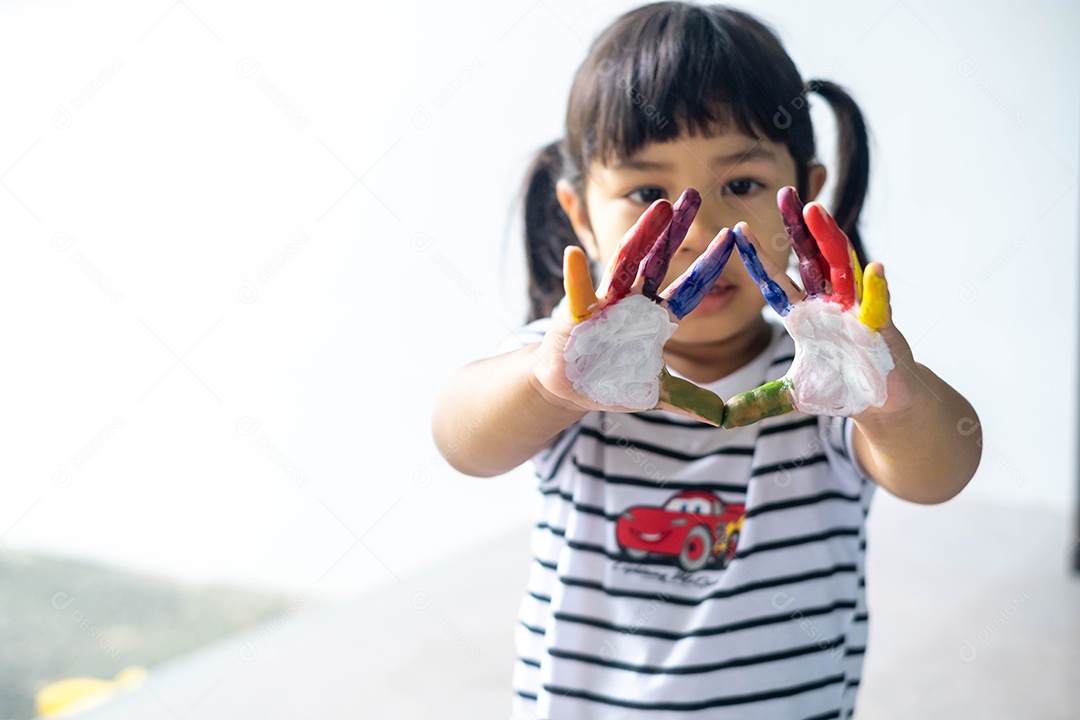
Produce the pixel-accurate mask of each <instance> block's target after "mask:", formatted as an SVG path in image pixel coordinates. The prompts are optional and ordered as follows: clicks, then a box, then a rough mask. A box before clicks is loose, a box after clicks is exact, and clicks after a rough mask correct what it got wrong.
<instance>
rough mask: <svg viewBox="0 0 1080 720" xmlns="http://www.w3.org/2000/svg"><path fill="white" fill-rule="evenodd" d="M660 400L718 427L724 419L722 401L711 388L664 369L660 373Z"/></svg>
mask: <svg viewBox="0 0 1080 720" xmlns="http://www.w3.org/2000/svg"><path fill="white" fill-rule="evenodd" d="M660 401H661V402H666V403H668V404H669V405H671V406H673V407H677V408H681V409H683V410H686V411H687V412H688V413H689V414H690V415H691V416H692V417H694V418H695V419H697V420H701V421H702V422H707V423H709V424H710V425H715V426H716V427H720V424H721V423H722V422H723V421H724V401H723V400H721V399H720V396H719V395H717V394H716V393H714V392H712V391H711V390H706V389H705V388H703V387H699V386H697V385H695V384H694V383H692V382H690V381H689V380H684V379H682V378H677V377H675V376H674V375H671V374H669V373H668V371H667V370H664V371H662V372H661V373H660Z"/></svg>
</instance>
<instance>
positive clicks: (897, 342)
mask: <svg viewBox="0 0 1080 720" xmlns="http://www.w3.org/2000/svg"><path fill="white" fill-rule="evenodd" d="M777 201H778V203H779V205H780V212H781V215H782V216H783V218H784V225H785V227H786V228H787V232H788V238H789V239H790V241H791V245H792V247H793V248H794V249H795V254H796V256H797V257H798V259H799V274H800V276H801V278H802V282H803V285H805V286H806V290H805V291H804V290H803V289H801V288H799V286H798V285H796V284H795V282H794V281H792V280H791V279H790V278H789V277H788V276H787V274H786V273H784V272H783V271H782V270H781V269H779V268H775V267H771V266H766V264H763V262H762V261H761V259H760V258H759V257H758V254H757V252H756V250H755V245H756V241H755V240H754V238H753V235H752V234H751V233H750V231H749V229H748V228H747V227H746V223H739V224H737V225H736V226H735V228H734V230H733V233H734V235H735V244H736V247H738V249H739V255H740V256H741V258H742V260H743V264H744V265H745V266H746V269H747V271H748V272H749V273H750V276H751V277H752V278H754V280H755V281H756V282H757V283H758V285H759V286H760V287H761V292H762V295H763V296H764V297H765V300H766V302H767V303H768V304H769V305H770V306H771V307H772V308H773V310H775V311H776V312H777V314H779V315H780V317H781V318H782V321H783V323H784V326H785V327H786V328H787V330H788V333H789V334H790V335H791V336H792V338H793V339H794V341H795V359H794V361H793V362H792V364H791V369H790V370H789V371H788V373H787V374H786V375H785V376H784V377H783V378H781V379H780V380H776V381H773V382H770V383H766V384H765V385H762V386H761V387H759V388H757V389H756V390H751V391H750V392H746V393H742V394H740V395H737V396H735V397H733V398H732V399H731V400H730V401H729V402H728V407H727V413H726V414H725V417H724V423H723V425H724V427H727V428H731V427H739V426H742V425H749V424H751V423H754V422H757V421H758V420H760V419H762V418H764V417H770V416H772V415H780V414H783V413H787V412H791V411H792V410H798V411H800V412H805V413H808V414H811V415H830V416H861V415H863V414H867V415H869V414H873V413H875V412H881V411H883V410H886V405H887V404H888V406H889V408H888V409H887V410H886V411H892V410H894V409H897V408H899V407H902V406H906V405H907V404H908V403H909V402H910V399H911V397H912V392H911V387H912V385H913V383H914V379H915V377H914V375H913V371H912V367H913V363H912V362H911V349H910V348H909V347H908V344H907V341H906V340H905V339H904V337H903V335H901V334H900V332H899V331H898V330H897V329H896V328H895V326H893V324H892V311H891V308H890V306H889V288H888V284H887V282H886V281H885V272H884V268H883V267H882V266H881V264H880V263H870V264H869V265H868V266H867V267H866V271H865V272H863V271H862V269H861V268H860V267H859V261H858V259H857V258H856V256H855V251H854V249H853V248H852V246H851V243H850V242H849V241H848V238H847V236H846V235H845V234H844V233H843V231H841V230H840V228H839V227H838V226H837V224H836V221H835V220H833V218H832V217H831V216H830V215H829V214H828V213H827V212H826V211H825V209H824V208H822V207H821V205H819V204H817V203H809V204H808V205H806V207H805V208H804V207H803V206H802V203H801V202H800V201H799V198H798V195H796V193H795V190H794V188H790V187H786V188H783V189H782V190H781V191H780V193H779V194H778V196H777Z"/></svg>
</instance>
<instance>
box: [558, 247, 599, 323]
mask: <svg viewBox="0 0 1080 720" xmlns="http://www.w3.org/2000/svg"><path fill="white" fill-rule="evenodd" d="M563 287H564V288H566V297H567V299H568V300H569V302H570V315H571V316H573V318H574V322H581V321H582V320H587V319H588V318H589V316H590V315H592V311H593V308H594V307H596V292H595V291H594V290H593V284H592V277H591V276H590V275H589V259H588V258H587V257H585V251H584V250H582V249H581V248H579V247H574V246H571V247H568V248H566V252H565V253H563Z"/></svg>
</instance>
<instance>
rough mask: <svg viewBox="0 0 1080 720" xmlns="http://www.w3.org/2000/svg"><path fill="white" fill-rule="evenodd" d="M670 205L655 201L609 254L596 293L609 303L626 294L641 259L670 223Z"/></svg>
mask: <svg viewBox="0 0 1080 720" xmlns="http://www.w3.org/2000/svg"><path fill="white" fill-rule="evenodd" d="M671 215H672V208H671V203H669V202H668V201H667V200H657V201H656V202H654V203H653V204H652V205H650V206H649V209H648V210H646V211H645V212H644V213H642V215H641V217H640V218H638V221H637V222H636V223H634V226H633V227H631V228H630V229H629V230H627V232H626V234H625V235H624V236H623V239H622V242H620V243H619V247H618V248H616V250H615V254H614V255H612V256H611V261H610V262H609V263H608V266H607V270H605V271H604V279H603V280H602V281H601V283H600V289H599V290H597V293H596V294H597V295H598V296H600V297H602V298H605V299H606V300H608V301H609V302H614V301H616V300H619V299H620V298H624V297H626V296H627V295H628V294H629V293H630V288H631V287H632V286H633V285H634V282H635V281H636V280H637V276H638V270H639V268H640V265H641V261H642V259H644V257H645V255H646V254H647V253H648V252H649V250H650V249H652V246H653V244H655V242H656V238H657V237H658V236H659V235H660V233H662V232H663V231H664V228H665V227H666V226H667V224H668V223H669V222H671Z"/></svg>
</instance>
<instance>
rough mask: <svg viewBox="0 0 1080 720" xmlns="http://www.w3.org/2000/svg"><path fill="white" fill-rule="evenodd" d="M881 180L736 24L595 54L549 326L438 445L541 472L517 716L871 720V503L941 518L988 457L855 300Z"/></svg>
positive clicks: (771, 48)
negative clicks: (863, 238)
mask: <svg viewBox="0 0 1080 720" xmlns="http://www.w3.org/2000/svg"><path fill="white" fill-rule="evenodd" d="M808 91H813V92H816V93H817V94H819V95H820V96H822V97H823V98H825V99H826V100H827V101H828V102H829V103H830V105H831V106H832V108H833V110H834V111H835V114H836V116H837V121H838V126H839V128H840V134H841V137H840V146H839V147H840V149H841V152H840V168H839V179H838V182H837V192H836V197H837V201H836V207H835V210H834V212H833V213H832V214H831V215H830V214H828V213H826V212H825V211H824V209H823V208H821V206H820V205H818V204H816V203H810V204H808V205H806V207H805V209H802V208H801V204H800V203H799V200H798V196H801V197H803V198H806V199H809V200H812V199H813V198H814V197H815V196H816V195H817V193H818V192H819V191H820V190H821V187H822V185H823V184H824V182H825V168H824V167H823V166H822V165H821V164H820V163H818V162H817V161H816V160H815V151H814V136H813V130H812V128H811V124H810V115H809V110H808V107H807V103H806V99H805V94H806V93H807V92H808ZM867 157H868V153H867V140H866V131H865V128H864V125H863V121H862V117H861V114H860V112H859V110H858V108H857V106H856V105H855V103H854V102H853V101H852V100H851V98H850V97H849V96H848V95H847V94H846V93H845V92H844V91H843V90H841V89H840V88H839V87H837V86H836V85H834V84H832V83H828V82H824V81H814V82H811V83H808V84H806V85H804V83H803V82H802V80H801V78H800V76H799V74H798V71H797V70H796V68H795V66H794V64H793V63H792V61H791V59H790V58H789V57H788V56H787V54H786V53H785V51H784V50H783V48H782V47H781V45H780V43H779V41H778V39H777V38H776V36H775V35H774V34H773V33H772V32H771V31H770V30H769V29H767V28H766V27H765V26H763V25H762V24H761V23H760V22H758V21H757V20H755V19H753V18H752V17H750V16H748V15H746V14H744V13H742V12H739V11H736V10H732V9H730V8H726V7H723V6H708V7H699V6H695V5H691V4H685V3H660V4H655V5H649V6H646V7H642V8H639V9H637V10H633V11H631V12H629V13H627V14H625V15H624V16H622V17H621V18H619V19H618V20H617V21H616V22H615V23H613V24H612V25H611V26H610V27H609V28H608V29H607V30H606V31H604V32H603V33H602V34H601V35H600V36H599V37H598V39H597V40H596V41H595V42H594V44H593V45H592V47H591V49H590V52H589V54H588V56H587V58H586V59H585V61H584V63H583V64H582V66H581V67H580V69H579V70H578V73H577V76H576V79H575V82H574V84H573V87H572V90H571V92H570V98H569V107H568V110H567V122H566V130H565V136H564V138H563V139H562V140H561V141H559V142H557V143H554V144H552V145H551V146H549V147H548V148H545V149H544V151H543V152H542V153H541V154H540V156H539V157H538V159H537V161H536V163H535V164H534V166H533V168H532V169H531V171H530V177H529V179H528V182H527V183H526V207H525V215H526V236H527V238H526V239H527V243H528V258H529V269H530V287H529V293H530V299H531V308H532V311H531V312H532V317H531V318H530V320H532V321H533V322H531V324H530V325H528V326H527V327H526V329H525V330H524V331H523V332H522V333H521V335H520V337H519V338H518V342H517V345H518V346H519V347H518V349H515V350H512V351H510V352H506V353H504V354H500V355H498V356H496V357H492V358H488V359H485V360H482V361H479V362H477V363H474V364H472V365H469V366H467V367H465V368H463V369H461V370H460V371H458V372H457V373H456V374H455V376H454V377H453V378H452V380H451V381H450V382H449V383H448V385H447V387H446V389H445V391H444V392H443V394H442V397H441V398H440V399H439V401H438V403H437V405H436V409H435V416H434V423H433V428H434V434H435V438H436V442H437V444H438V445H439V447H440V449H441V451H442V452H443V454H444V455H445V456H446V458H447V460H448V461H449V462H450V463H451V464H452V465H453V466H454V467H456V468H457V469H458V470H460V471H461V472H464V473H467V474H470V475H476V476H491V475H496V474H499V473H502V472H505V471H507V470H509V469H511V468H513V467H515V466H517V465H518V464H520V463H522V462H524V461H526V460H528V459H530V458H531V459H532V460H533V462H534V465H535V469H536V475H537V480H538V484H537V489H538V491H539V508H538V518H537V523H536V526H535V530H534V531H533V538H532V546H533V554H534V557H533V562H532V565H531V574H530V579H529V583H528V588H527V594H526V596H525V597H524V599H523V602H522V605H521V610H520V623H519V624H518V626H517V628H516V646H517V655H518V659H517V663H516V666H515V670H514V680H513V684H514V690H515V693H516V694H515V697H514V708H515V710H514V714H515V717H521V718H526V717H538V718H556V719H557V720H575V719H577V718H605V717H610V718H673V717H694V718H792V719H799V720H802V719H809V718H841V717H844V718H846V717H850V716H851V715H852V714H853V712H854V707H855V698H856V693H857V690H858V685H859V678H860V675H861V668H862V661H863V655H864V653H865V650H866V641H867V622H868V614H867V608H866V603H865V583H864V578H865V572H864V568H865V561H864V555H865V546H866V544H865V518H866V514H867V512H868V511H869V503H870V499H871V496H872V495H873V492H874V489H875V487H877V486H878V485H880V486H882V487H884V488H885V489H886V490H887V491H889V492H891V493H893V494H895V495H897V496H899V497H901V498H904V499H907V500H911V501H914V502H919V503H938V502H943V501H945V500H947V499H949V498H951V497H953V496H954V495H955V494H956V493H958V492H959V491H960V490H961V489H962V488H963V487H964V486H965V485H966V484H967V482H968V481H969V480H970V478H971V476H972V475H973V474H974V472H975V469H976V467H977V466H978V463H979V458H980V445H981V443H980V434H979V432H978V427H979V426H978V421H977V418H976V415H975V412H974V410H973V409H972V408H971V406H970V405H969V404H968V403H967V401H966V400H964V398H963V397H961V396H960V395H959V394H958V393H957V392H956V391H955V390H953V389H952V388H951V387H950V386H949V385H947V384H946V383H945V382H944V381H942V380H941V379H939V378H938V377H937V376H936V375H934V374H933V373H932V372H931V371H930V370H928V369H927V368H926V367H924V366H922V365H920V364H918V363H916V362H915V361H914V359H913V358H912V355H911V350H910V348H909V347H908V345H907V342H906V341H905V340H904V337H903V336H902V335H901V334H900V332H899V331H898V330H897V329H896V328H895V327H894V326H893V324H892V321H891V313H890V311H889V305H888V294H887V290H886V289H885V282H884V274H883V270H882V267H881V265H879V264H876V263H874V264H870V265H869V266H867V267H866V270H865V273H862V274H860V271H859V268H860V267H861V266H862V264H863V261H864V253H863V250H862V246H861V242H860V238H859V234H858V230H857V223H858V218H859V212H860V209H861V207H862V204H863V198H864V196H865V194H866V185H867V178H868V174H869V169H868V163H867ZM789 186H790V187H789ZM685 188H696V189H698V190H699V192H694V191H692V190H688V191H686V192H685V193H683V194H682V195H681V197H680V196H679V195H680V191H682V190H683V189H685ZM778 193H779V198H780V208H779V210H780V211H778V208H777V204H776V200H775V198H777V195H778ZM676 197H679V200H678V202H675V204H674V206H672V202H671V201H673V200H675V198H676ZM834 217H835V222H834V220H833V218H834ZM804 221H805V223H806V224H805V225H804V224H803V223H804ZM751 227H752V228H753V232H752V231H751ZM841 231H842V232H841ZM845 234H846V238H845V237H844V236H845ZM758 238H760V240H758ZM789 238H790V242H789ZM849 241H850V245H849V244H848V242H849ZM733 245H735V246H737V249H738V252H739V255H740V256H741V258H742V260H743V263H742V264H740V263H735V262H730V263H726V264H725V260H726V259H727V256H728V255H729V254H730V253H731V252H732V246H733ZM792 245H794V246H795V248H796V250H797V256H798V259H799V263H800V272H801V277H802V280H803V285H805V287H799V286H797V285H796V284H795V283H794V282H793V281H791V280H790V279H788V278H787V276H786V274H785V273H784V272H783V269H784V268H785V267H786V266H787V264H788V260H789V257H790V255H791V246H792ZM853 256H854V257H853ZM586 257H587V258H588V260H591V261H592V263H593V267H594V271H595V270H596V269H598V268H606V269H605V270H604V272H603V273H602V274H599V277H600V285H599V289H598V290H596V291H595V293H594V291H593V286H592V284H591V282H590V280H589V279H588V278H589V270H588V266H587V261H586ZM695 258H697V260H696V262H695ZM855 259H857V260H858V262H856V261H855ZM742 265H744V266H745V267H744V266H742ZM596 275H597V274H596V273H595V272H594V276H596ZM564 288H567V289H568V293H567V294H568V295H569V297H567V298H566V299H565V300H563V301H562V302H560V298H561V297H562V296H563V294H564ZM763 298H764V299H763ZM766 301H768V303H769V304H770V305H771V306H772V309H765V308H764V305H765V302H766ZM763 310H764V311H765V312H763ZM657 313H659V314H657ZM776 313H779V314H781V315H782V316H783V318H782V323H781V322H776V321H775V320H774V318H775V317H776ZM793 318H797V319H793ZM620 323H622V324H621V325H620ZM646 326H648V327H646ZM785 330H787V331H788V332H785ZM672 331H673V334H670V333H671V332H672ZM789 333H790V334H789ZM669 334H670V337H668V335H669ZM793 336H794V337H793ZM620 343H622V344H621V345H620ZM605 373H606V374H605ZM597 378H599V379H597ZM657 378H659V379H657ZM875 383H876V384H875ZM758 386H762V387H760V388H759V389H758V390H752V389H753V388H756V387H758ZM746 391H750V392H746ZM720 398H727V399H728V402H727V403H726V404H725V403H724V402H723V401H722V400H721V399H720ZM643 408H654V409H653V410H651V411H641V410H642V409H643ZM793 409H796V412H790V411H792V410H793ZM785 412H787V413H788V414H782V413H785ZM702 420H705V421H706V422H701V421H702ZM717 425H723V426H724V427H716V426H717ZM461 428H468V432H462V431H461Z"/></svg>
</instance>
